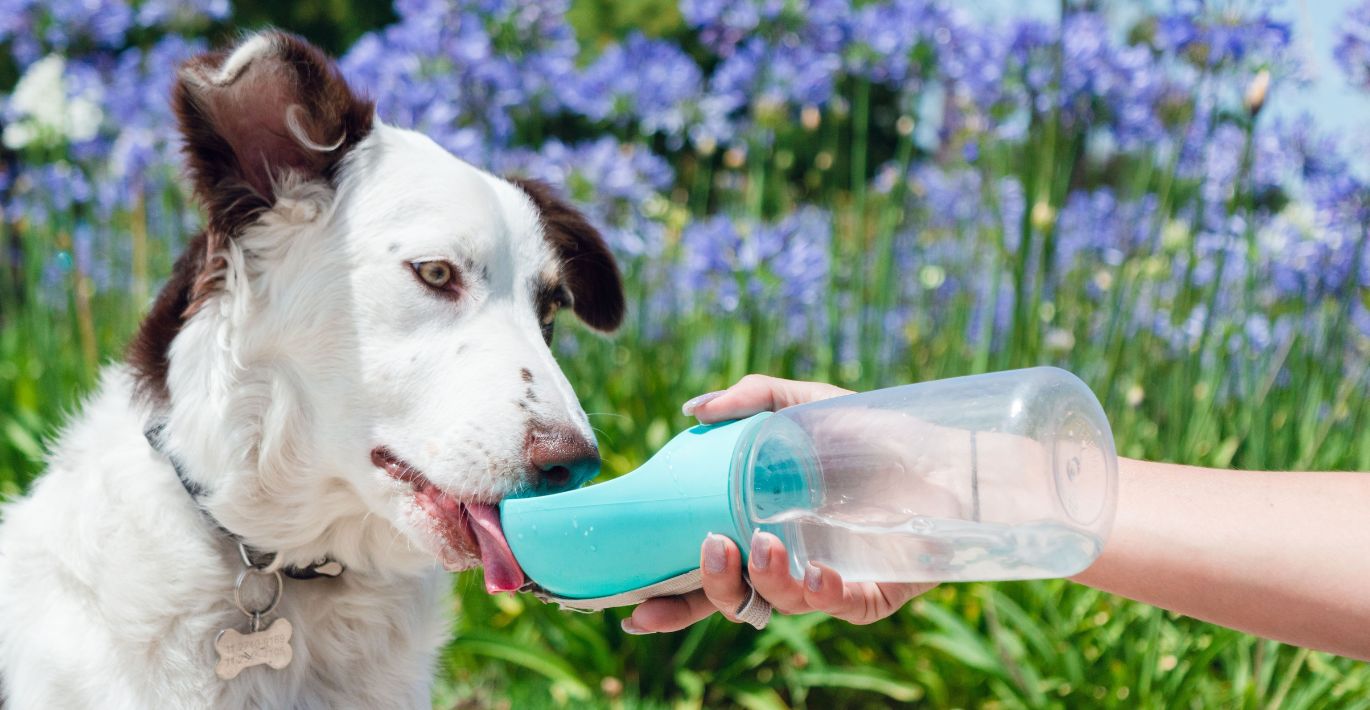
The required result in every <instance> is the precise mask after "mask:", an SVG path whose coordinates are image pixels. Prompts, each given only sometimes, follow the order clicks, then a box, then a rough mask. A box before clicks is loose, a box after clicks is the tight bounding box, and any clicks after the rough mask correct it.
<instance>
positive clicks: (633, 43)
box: [559, 33, 703, 137]
mask: <svg viewBox="0 0 1370 710" xmlns="http://www.w3.org/2000/svg"><path fill="white" fill-rule="evenodd" d="M702 88H703V78H702V74H701V72H700V70H699V67H698V66H697V65H696V64H695V63H694V60H692V59H690V57H689V56H688V55H686V54H685V53H684V52H683V51H681V50H680V48H679V47H677V46H676V45H674V44H671V43H669V42H663V41H661V40H654V39H648V38H646V37H643V36H642V35H641V34H639V33H633V34H631V35H629V37H628V38H627V39H626V40H625V41H624V42H623V43H621V44H612V45H610V46H608V47H606V48H605V49H604V51H603V53H601V54H600V56H599V58H598V59H596V60H595V61H594V63H592V64H591V65H590V66H589V67H587V68H586V69H585V70H584V71H583V72H581V73H580V74H579V75H578V76H576V77H575V78H574V79H573V80H571V81H568V82H566V83H565V84H563V85H562V88H561V89H560V93H559V96H560V98H561V101H562V103H563V104H565V105H566V107H567V108H570V109H571V110H573V111H577V112H579V113H581V114H583V115H585V116H586V117H588V118H590V119H592V120H595V121H615V122H629V123H633V124H636V127H637V128H638V130H639V131H640V132H642V133H643V134H652V133H661V134H664V135H667V136H672V137H679V136H681V135H683V133H684V131H685V128H686V126H687V123H688V122H689V121H691V120H693V119H694V118H695V114H696V113H697V112H698V110H699V102H700V99H701V96H700V92H701V90H702Z"/></svg>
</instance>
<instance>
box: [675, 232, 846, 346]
mask: <svg viewBox="0 0 1370 710" xmlns="http://www.w3.org/2000/svg"><path fill="white" fill-rule="evenodd" d="M832 229H833V227H832V216H831V214H829V213H828V212H826V211H825V210H822V209H819V208H817V207H802V208H799V209H798V210H796V211H795V212H793V213H791V214H789V215H787V216H785V217H784V218H783V219H781V220H779V221H776V222H765V221H759V220H755V219H748V218H737V217H733V216H730V215H714V216H712V217H706V218H703V219H699V220H696V221H693V222H691V223H690V224H688V225H686V227H685V229H684V231H683V232H682V234H681V236H680V247H681V254H682V258H681V268H680V271H679V274H678V277H677V278H678V280H677V284H676V291H677V293H680V294H684V295H685V296H687V297H688V302H687V303H686V304H684V305H685V307H686V308H687V309H691V310H693V309H701V308H702V309H705V310H706V311H708V312H711V313H712V312H721V313H735V312H737V311H738V310H739V309H741V308H747V309H763V310H766V311H770V312H779V313H784V314H788V315H787V318H786V324H787V326H788V327H789V330H790V332H792V333H797V332H800V331H804V330H805V329H806V328H808V327H809V326H811V325H813V324H814V323H815V321H814V318H813V316H814V315H815V314H816V311H818V310H819V308H818V305H819V303H820V302H821V301H822V299H823V297H824V295H825V293H826V289H827V286H828V275H829V271H830V269H829V267H830V264H829V255H830V253H831V241H832Z"/></svg>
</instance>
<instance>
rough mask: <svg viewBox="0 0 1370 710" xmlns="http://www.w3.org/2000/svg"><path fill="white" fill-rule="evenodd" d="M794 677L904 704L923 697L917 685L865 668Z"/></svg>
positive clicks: (811, 683)
mask: <svg viewBox="0 0 1370 710" xmlns="http://www.w3.org/2000/svg"><path fill="white" fill-rule="evenodd" d="M795 677H796V678H798V679H799V680H800V681H802V682H803V683H805V684H806V685H809V686H813V687H828V688H850V689H852V690H865V691H870V692H873V693H879V694H881V695H884V696H885V697H887V698H890V699H892V700H898V701H900V702H905V703H907V702H913V701H915V700H918V699H919V698H921V697H923V689H922V688H921V687H919V686H918V685H916V684H914V683H912V682H909V681H906V680H900V679H898V678H895V677H893V676H891V675H889V674H887V673H882V672H880V671H877V670H872V669H866V668H834V669H830V670H817V669H815V670H803V671H799V672H797V673H795Z"/></svg>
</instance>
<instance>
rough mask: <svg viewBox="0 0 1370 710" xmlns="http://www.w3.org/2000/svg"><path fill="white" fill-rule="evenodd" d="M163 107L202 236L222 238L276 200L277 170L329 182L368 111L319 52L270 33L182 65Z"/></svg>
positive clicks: (365, 127) (365, 128)
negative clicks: (181, 154) (200, 209)
mask: <svg viewBox="0 0 1370 710" xmlns="http://www.w3.org/2000/svg"><path fill="white" fill-rule="evenodd" d="M172 105H173V107H174V108H175V110H176V117H177V120H178V121H179V123H180V127H181V133H182V135H183V136H184V138H185V149H184V150H185V154H186V160H187V163H188V167H189V169H190V174H191V177H192V178H193V179H194V182H195V193H196V196H197V197H199V199H200V200H201V202H203V203H204V205H205V208H206V209H207V210H208V211H209V223H210V225H209V226H210V230H211V231H212V232H217V233H219V234H222V235H226V236H233V235H234V234H236V233H237V232H239V231H240V230H241V229H242V228H243V227H244V226H246V225H247V224H249V223H251V221H252V220H253V219H254V218H255V217H256V215H257V214H258V213H259V212H261V210H263V209H266V208H269V207H271V205H273V204H274V203H275V199H276V195H275V185H276V184H277V182H278V181H279V180H280V178H281V177H282V176H283V175H285V173H286V172H288V171H289V172H294V173H296V174H298V175H300V176H302V177H304V178H306V179H319V178H323V179H330V180H331V179H332V178H333V176H334V172H335V171H336V169H337V166H338V164H339V163H340V162H341V161H342V158H343V156H344V155H346V154H347V151H348V149H350V148H351V147H352V146H353V145H355V144H356V143H357V142H358V141H360V140H361V139H362V138H364V137H366V135H367V134H368V133H369V132H370V131H371V125H372V117H373V115H374V106H373V104H372V102H370V101H368V100H365V99H362V98H359V97H358V96H357V95H356V94H354V93H353V92H352V89H351V88H350V87H348V85H347V82H345V81H344V80H343V78H342V75H341V74H340V73H339V72H338V69H337V67H336V66H335V65H334V64H333V62H332V61H331V60H329V58H328V57H327V56H325V55H324V53H323V52H322V51H320V50H319V49H318V48H317V47H314V46H313V45H311V44H309V43H308V42H306V41H304V40H303V39H300V38H299V37H295V36H294V35H289V34H286V33H284V32H278V31H274V30H269V31H265V32H261V33H258V34H255V35H251V36H249V37H248V38H247V39H245V40H243V41H242V42H241V43H239V44H238V46H236V47H234V48H233V49H231V50H225V51H220V52H211V53H207V54H201V55H199V56H197V57H195V58H193V59H191V60H189V61H187V62H186V63H185V64H184V65H182V66H181V70H180V72H179V74H178V76H177V81H176V87H175V90H174V91H173V94H172Z"/></svg>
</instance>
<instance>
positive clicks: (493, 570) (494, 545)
mask: <svg viewBox="0 0 1370 710" xmlns="http://www.w3.org/2000/svg"><path fill="white" fill-rule="evenodd" d="M466 512H467V513H468V514H470V516H471V530H472V531H473V532H475V533H476V542H477V543H479V544H480V563H481V565H482V566H484V567H485V591H487V592H489V593H491V594H494V593H495V592H516V591H518V590H519V588H520V587H522V586H523V568H522V567H519V563H518V560H516V559H514V551H513V550H510V549H509V541H508V540H505V539H504V530H503V529H502V528H501V527H500V524H499V508H497V507H495V506H493V505H485V504H483V503H467V504H466Z"/></svg>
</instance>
